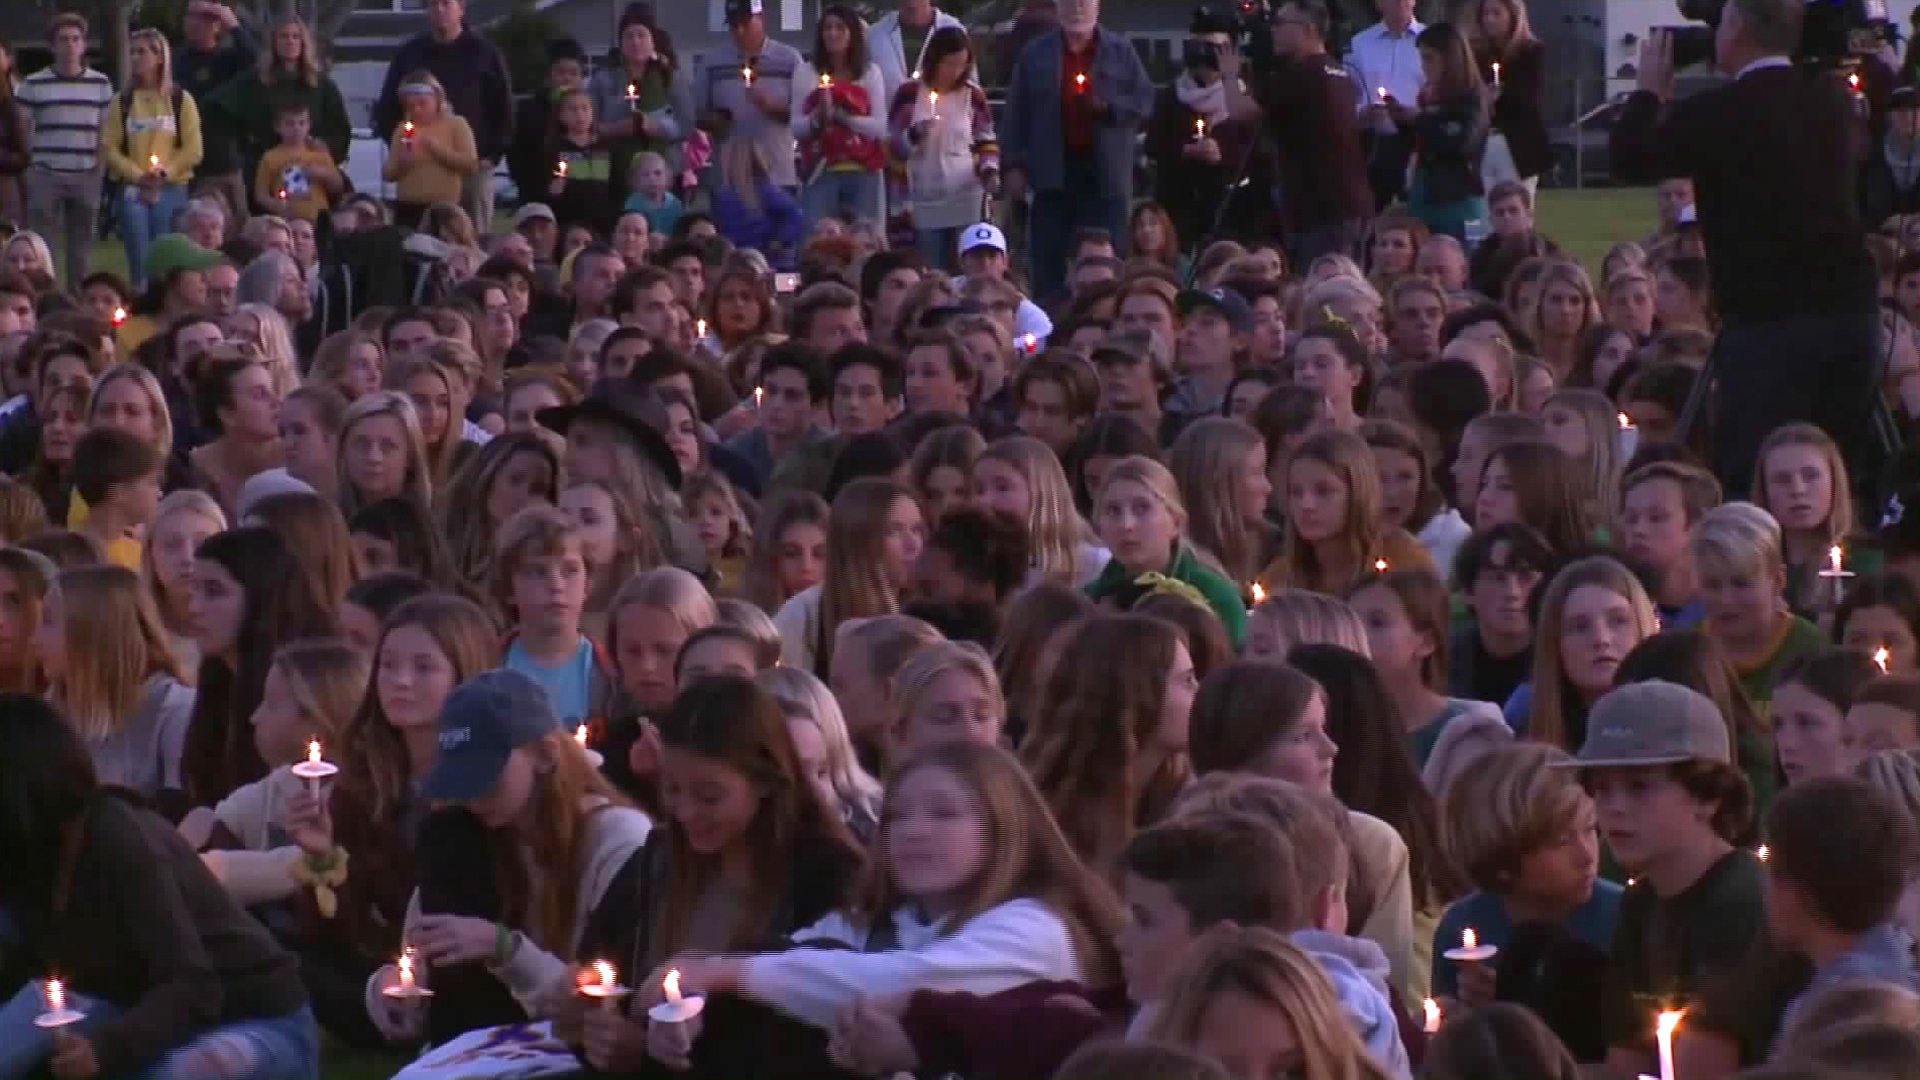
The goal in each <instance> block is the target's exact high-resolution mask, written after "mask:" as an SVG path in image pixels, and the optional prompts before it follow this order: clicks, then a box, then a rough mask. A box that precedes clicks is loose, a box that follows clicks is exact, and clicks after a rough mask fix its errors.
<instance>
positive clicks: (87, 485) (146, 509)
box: [73, 427, 165, 572]
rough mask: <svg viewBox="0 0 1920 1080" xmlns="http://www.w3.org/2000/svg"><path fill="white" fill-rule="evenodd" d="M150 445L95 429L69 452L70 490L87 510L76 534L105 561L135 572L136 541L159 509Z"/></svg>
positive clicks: (155, 455)
mask: <svg viewBox="0 0 1920 1080" xmlns="http://www.w3.org/2000/svg"><path fill="white" fill-rule="evenodd" d="M164 465H165V461H164V459H162V458H161V456H160V451H158V450H156V449H154V447H153V444H151V443H149V442H148V441H147V440H145V439H142V438H140V437H138V436H136V435H130V434H128V433H127V432H125V431H122V430H120V429H119V428H109V427H97V428H94V429H93V430H92V431H89V432H87V433H86V434H85V435H83V436H81V438H80V442H79V443H78V444H77V445H75V446H74V448H73V489H74V492H75V493H76V494H78V495H79V496H80V498H82V499H84V500H85V501H86V504H87V506H88V507H89V508H90V511H91V512H90V513H88V515H87V520H86V521H85V522H84V523H82V524H81V526H80V530H79V531H80V533H81V534H82V535H84V536H86V537H88V538H90V539H91V540H93V541H94V542H95V543H97V544H99V545H100V549H101V550H102V551H104V552H106V555H107V561H108V562H111V563H114V564H115V565H118V566H124V567H126V568H127V569H129V570H132V571H135V572H138V571H139V569H140V561H141V555H142V547H141V543H140V537H141V536H142V535H144V534H145V532H146V529H147V527H148V526H149V525H151V524H152V523H153V518H154V515H155V513H157V512H158V511H159V509H160V470H161V469H162V468H163V467H164Z"/></svg>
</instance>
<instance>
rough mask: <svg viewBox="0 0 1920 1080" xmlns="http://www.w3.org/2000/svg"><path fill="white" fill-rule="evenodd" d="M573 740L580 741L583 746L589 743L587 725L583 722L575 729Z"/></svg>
mask: <svg viewBox="0 0 1920 1080" xmlns="http://www.w3.org/2000/svg"><path fill="white" fill-rule="evenodd" d="M573 741H574V742H577V743H579V744H580V745H581V746H585V745H587V725H585V724H581V725H580V726H579V727H577V728H574V729H573Z"/></svg>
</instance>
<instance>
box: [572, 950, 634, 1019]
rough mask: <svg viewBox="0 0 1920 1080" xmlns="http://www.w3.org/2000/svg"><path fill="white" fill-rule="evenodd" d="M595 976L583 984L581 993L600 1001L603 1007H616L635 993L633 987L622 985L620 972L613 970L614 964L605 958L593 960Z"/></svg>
mask: <svg viewBox="0 0 1920 1080" xmlns="http://www.w3.org/2000/svg"><path fill="white" fill-rule="evenodd" d="M593 976H594V980H593V981H592V982H590V983H587V984H586V985H584V986H582V987H581V988H580V993H581V994H582V995H584V996H586V997H590V998H592V999H594V1000H595V1001H598V1002H599V1003H600V1005H601V1007H603V1008H607V1009H611V1008H614V1007H616V1006H617V1005H618V1004H619V1002H620V1001H621V1000H622V999H624V998H625V997H626V996H627V995H628V994H631V993H633V987H631V986H622V985H620V976H619V974H618V973H617V972H615V971H614V970H613V965H612V964H609V963H607V962H606V961H605V960H595V961H594V962H593Z"/></svg>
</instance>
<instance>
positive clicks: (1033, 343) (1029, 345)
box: [1020, 334, 1040, 352]
mask: <svg viewBox="0 0 1920 1080" xmlns="http://www.w3.org/2000/svg"><path fill="white" fill-rule="evenodd" d="M1020 343H1021V344H1022V345H1025V346H1026V349H1027V351H1028V352H1032V351H1034V350H1035V349H1038V348H1039V347H1040V339H1039V337H1037V336H1036V335H1033V334H1028V335H1027V336H1026V337H1023V338H1021V339H1020Z"/></svg>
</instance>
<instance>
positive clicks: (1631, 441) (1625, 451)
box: [1615, 413, 1640, 458]
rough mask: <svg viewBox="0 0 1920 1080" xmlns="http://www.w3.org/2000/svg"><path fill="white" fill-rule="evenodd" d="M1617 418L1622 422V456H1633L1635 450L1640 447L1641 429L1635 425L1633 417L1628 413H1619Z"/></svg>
mask: <svg viewBox="0 0 1920 1080" xmlns="http://www.w3.org/2000/svg"><path fill="white" fill-rule="evenodd" d="M1615 419H1617V420H1618V421H1619V423H1620V456H1621V457H1624V458H1631V457H1633V452H1634V451H1635V450H1638V449H1640V429H1639V428H1637V427H1634V426H1633V417H1631V416H1628V415H1627V414H1626V413H1620V414H1618V415H1617V416H1616V417H1615Z"/></svg>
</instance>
